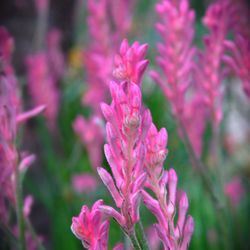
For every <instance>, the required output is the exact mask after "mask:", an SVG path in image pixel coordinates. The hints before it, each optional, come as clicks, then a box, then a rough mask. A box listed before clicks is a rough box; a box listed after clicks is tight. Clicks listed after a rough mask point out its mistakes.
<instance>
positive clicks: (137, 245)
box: [128, 232, 143, 250]
mask: <svg viewBox="0 0 250 250" xmlns="http://www.w3.org/2000/svg"><path fill="white" fill-rule="evenodd" d="M128 237H129V238H130V240H131V243H132V246H133V249H134V250H143V248H141V246H140V243H139V241H138V239H137V237H136V235H135V233H134V232H133V233H131V234H129V235H128Z"/></svg>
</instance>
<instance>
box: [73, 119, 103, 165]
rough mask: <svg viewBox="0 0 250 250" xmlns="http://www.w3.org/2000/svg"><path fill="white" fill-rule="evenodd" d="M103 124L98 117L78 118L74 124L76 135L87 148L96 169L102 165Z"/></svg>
mask: <svg viewBox="0 0 250 250" xmlns="http://www.w3.org/2000/svg"><path fill="white" fill-rule="evenodd" d="M101 123H102V120H101V119H100V118H98V117H91V118H90V119H89V120H86V119H85V118H84V117H83V116H78V117H77V118H76V119H75V121H74V123H73V128H74V130H75V133H76V134H77V135H78V136H79V137H80V139H81V141H82V143H83V144H84V145H85V146H86V148H87V151H88V154H89V157H90V161H91V165H92V167H93V168H94V169H96V168H97V167H100V166H101V164H102V154H103V153H102V146H103V143H104V138H103V137H104V128H103V125H102V124H101Z"/></svg>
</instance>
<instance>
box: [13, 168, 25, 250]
mask: <svg viewBox="0 0 250 250" xmlns="http://www.w3.org/2000/svg"><path fill="white" fill-rule="evenodd" d="M15 177H16V211H17V221H18V233H19V243H20V249H21V250H26V242H25V225H24V218H23V190H22V182H21V178H20V172H19V169H18V164H16V166H15Z"/></svg>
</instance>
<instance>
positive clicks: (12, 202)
mask: <svg viewBox="0 0 250 250" xmlns="http://www.w3.org/2000/svg"><path fill="white" fill-rule="evenodd" d="M12 48H13V39H12V38H11V36H10V34H9V33H8V31H7V30H6V29H5V28H2V27H0V54H1V56H0V57H1V58H0V64H1V75H0V137H1V139H0V186H1V192H0V217H1V219H2V220H3V223H4V224H5V226H8V224H9V223H10V221H9V218H10V217H9V210H10V208H12V207H15V206H16V191H15V187H16V172H17V171H18V172H20V173H22V172H24V171H26V169H27V168H28V167H29V165H30V164H31V163H32V162H33V161H34V158H35V157H34V155H27V154H26V155H22V153H19V152H17V149H16V136H17V130H18V125H20V123H21V122H24V121H25V120H27V119H28V118H31V117H33V116H35V115H37V114H39V113H40V112H42V111H43V110H44V106H43V107H37V108H35V109H33V110H31V111H28V112H24V113H21V102H20V99H19V96H18V85H17V80H16V77H15V75H14V70H13V68H12V66H11V64H10V63H11V62H10V59H11V52H12ZM19 158H20V161H19ZM31 203H32V201H31V199H30V198H28V199H26V200H25V205H24V207H23V211H24V215H25V216H28V214H29V212H30V206H31ZM10 230H12V229H10ZM12 231H13V233H14V234H15V228H14V229H13V230H12ZM16 235H17V234H16ZM29 237H30V235H29V234H28V233H26V240H27V243H28V244H29V243H30V244H29V249H34V248H32V243H31V241H32V240H30V238H29ZM28 238H29V239H28ZM33 243H34V242H33Z"/></svg>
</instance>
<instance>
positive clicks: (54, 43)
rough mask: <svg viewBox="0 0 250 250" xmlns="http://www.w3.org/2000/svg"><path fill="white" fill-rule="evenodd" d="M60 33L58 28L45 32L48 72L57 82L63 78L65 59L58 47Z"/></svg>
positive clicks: (60, 38)
mask: <svg viewBox="0 0 250 250" xmlns="http://www.w3.org/2000/svg"><path fill="white" fill-rule="evenodd" d="M61 40H62V34H61V32H60V30H58V29H52V30H51V31H49V32H48V34H47V47H48V48H47V55H48V62H49V67H50V72H51V75H52V77H53V78H54V80H55V81H56V82H57V83H58V81H59V80H61V79H62V78H63V75H64V72H65V59H64V55H63V51H62V49H61V47H60V45H61Z"/></svg>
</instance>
